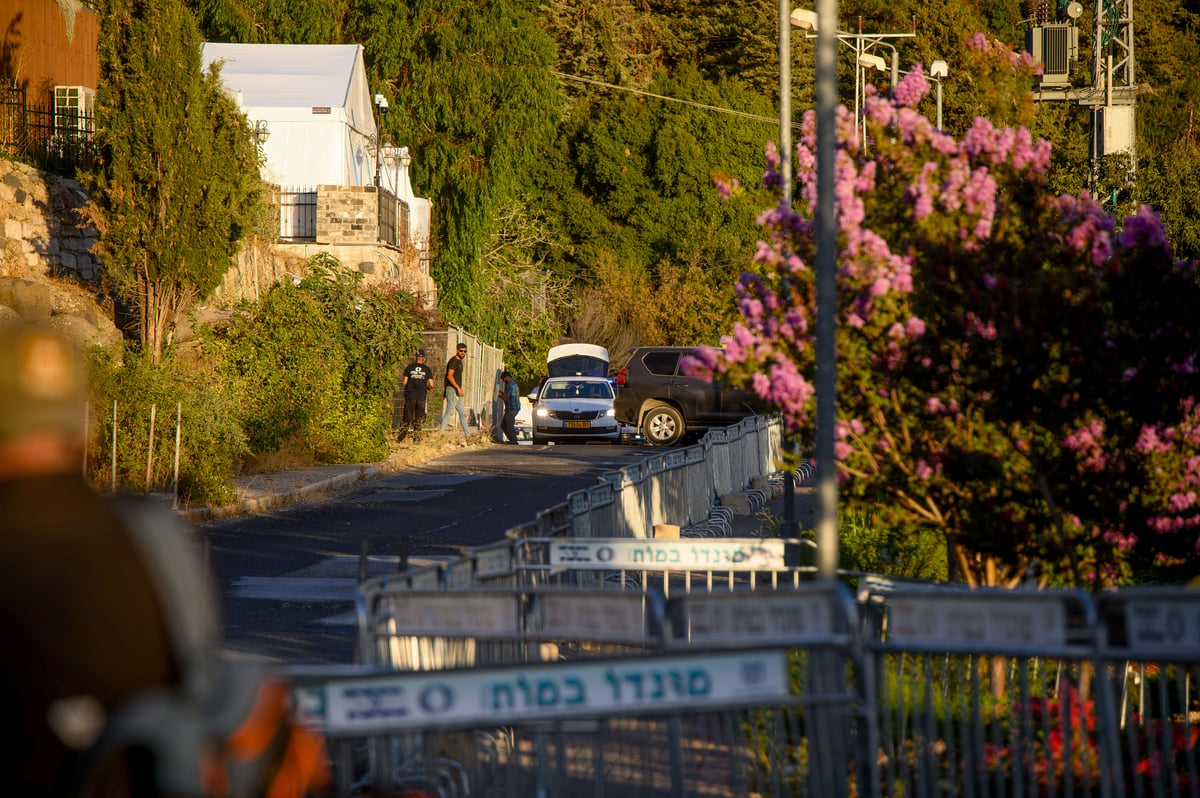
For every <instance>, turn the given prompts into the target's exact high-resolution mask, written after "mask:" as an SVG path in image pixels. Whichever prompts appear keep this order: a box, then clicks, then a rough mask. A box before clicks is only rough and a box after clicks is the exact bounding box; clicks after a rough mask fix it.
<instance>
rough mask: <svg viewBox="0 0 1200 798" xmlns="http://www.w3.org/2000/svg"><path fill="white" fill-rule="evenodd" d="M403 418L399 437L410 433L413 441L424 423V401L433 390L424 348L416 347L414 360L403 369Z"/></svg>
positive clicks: (402, 437)
mask: <svg viewBox="0 0 1200 798" xmlns="http://www.w3.org/2000/svg"><path fill="white" fill-rule="evenodd" d="M403 384H404V418H403V420H402V421H401V428H400V439H401V440H404V436H406V435H410V434H411V435H412V440H413V443H416V442H417V440H418V439H419V438H420V436H421V427H423V426H424V425H425V401H426V398H427V397H428V394H429V392H430V391H431V390H433V387H434V386H433V369H431V368H429V366H427V365H425V350H424V349H418V350H417V355H416V360H415V361H414V362H412V363H409V364H408V366H406V367H405V369H404V383H403Z"/></svg>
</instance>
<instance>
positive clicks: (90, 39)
mask: <svg viewBox="0 0 1200 798" xmlns="http://www.w3.org/2000/svg"><path fill="white" fill-rule="evenodd" d="M61 3H62V6H61V7H60V5H59V3H57V2H55V0H3V2H2V3H0V36H2V37H3V38H2V39H0V79H5V80H14V79H15V80H16V81H17V82H18V84H19V85H22V86H24V87H25V89H26V91H27V101H28V103H29V105H30V106H31V107H35V108H45V107H48V106H49V104H50V101H51V98H52V96H53V90H54V86H56V85H57V86H87V87H88V88H91V89H95V88H96V84H97V82H98V80H99V76H100V57H99V55H98V54H97V52H96V47H97V43H98V41H99V35H100V22H99V20H98V19H97V17H96V12H95V11H93V10H91V9H90V8H87V7H85V6H84V5H83V4H82V3H81V2H79V0H61ZM64 9H67V10H66V11H64Z"/></svg>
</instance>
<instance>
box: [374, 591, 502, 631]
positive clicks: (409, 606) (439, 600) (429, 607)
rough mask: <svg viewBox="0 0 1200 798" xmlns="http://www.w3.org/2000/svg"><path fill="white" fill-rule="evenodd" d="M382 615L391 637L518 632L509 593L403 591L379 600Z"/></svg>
mask: <svg viewBox="0 0 1200 798" xmlns="http://www.w3.org/2000/svg"><path fill="white" fill-rule="evenodd" d="M384 611H386V612H387V615H388V624H387V631H388V632H390V633H392V634H410V635H419V634H428V635H435V634H444V635H456V636H458V635H462V636H472V635H488V634H502V635H514V634H516V633H517V632H518V631H519V630H520V628H521V627H520V607H519V606H518V601H517V597H516V596H515V595H513V594H511V593H472V592H465V591H464V592H459V593H447V592H444V591H431V592H420V593H419V592H414V591H406V592H400V593H394V594H392V595H389V596H386V597H384V598H383V599H381V601H380V608H379V610H377V611H376V615H382V614H383V612H384Z"/></svg>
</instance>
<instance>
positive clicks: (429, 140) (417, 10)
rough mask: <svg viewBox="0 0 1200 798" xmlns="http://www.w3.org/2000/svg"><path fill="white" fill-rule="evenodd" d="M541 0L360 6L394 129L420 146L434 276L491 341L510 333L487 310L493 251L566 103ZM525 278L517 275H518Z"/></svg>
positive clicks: (354, 20)
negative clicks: (432, 225)
mask: <svg viewBox="0 0 1200 798" xmlns="http://www.w3.org/2000/svg"><path fill="white" fill-rule="evenodd" d="M536 9H537V6H536V5H535V4H533V3H532V2H529V0H489V1H488V2H485V3H483V4H482V5H481V4H479V3H468V2H465V0H449V1H447V0H412V1H411V2H398V1H397V0H390V2H379V3H373V4H362V5H359V6H357V7H356V8H355V9H354V11H353V13H352V14H351V15H350V18H349V22H348V35H349V36H351V37H354V38H357V39H358V40H360V41H362V42H363V45H364V48H365V50H366V58H367V73H368V76H369V77H370V80H371V83H372V85H376V86H383V87H385V92H384V93H385V94H388V95H389V96H390V105H391V107H392V108H393V109H395V110H394V111H392V112H391V113H389V114H388V115H387V116H386V117H385V118H384V120H383V124H384V132H383V135H385V136H390V137H391V138H392V140H393V141H395V142H396V143H398V144H401V145H407V146H409V147H411V148H412V150H413V152H414V153H416V157H415V159H414V161H413V166H412V175H413V182H414V184H415V185H416V186H418V187H419V188H418V190H419V191H420V192H421V193H423V194H424V195H426V196H429V197H430V198H431V199H432V201H433V205H434V210H433V215H434V218H435V220H436V222H437V225H436V229H435V230H434V239H435V240H434V249H435V250H436V252H437V257H436V259H435V261H434V264H433V276H434V278H435V279H436V280H437V283H438V297H439V305H440V310H441V311H442V313H443V315H444V316H446V317H447V318H448V319H449V320H451V321H454V322H457V323H460V324H463V325H464V326H467V327H469V328H470V329H471V330H472V332H474V333H475V334H477V335H479V336H480V337H481V338H483V339H484V340H488V341H493V342H496V343H497V344H499V345H503V344H504V343H505V341H506V340H507V336H508V333H507V331H506V330H505V329H504V328H503V327H499V326H497V325H498V321H499V320H498V318H497V317H495V316H492V315H489V314H487V313H486V310H487V308H486V301H485V300H486V296H487V294H486V291H485V288H486V287H485V286H484V285H483V283H482V278H483V269H482V268H481V266H482V259H483V257H484V254H485V252H486V251H487V250H488V248H489V247H490V246H492V245H493V244H494V242H495V241H496V236H497V233H498V231H499V228H500V226H501V219H502V216H503V214H504V213H505V212H506V211H507V210H509V209H511V208H513V207H517V206H519V205H520V204H521V201H522V193H523V192H524V191H527V190H528V189H529V184H528V177H529V174H530V172H531V171H532V169H533V167H534V165H535V164H536V162H537V160H538V159H539V158H540V157H541V154H542V151H543V148H544V146H545V145H546V144H548V143H549V142H550V141H551V139H552V137H553V134H554V129H555V125H556V124H557V120H558V118H559V114H560V111H561V105H560V96H559V93H558V90H557V80H556V79H555V77H554V75H553V73H552V67H553V64H554V60H555V53H554V41H553V40H552V39H551V38H550V37H549V36H548V35H547V34H546V33H545V31H544V30H543V29H542V26H541V22H540V20H539V19H538V17H537V14H536ZM514 277H515V276H514Z"/></svg>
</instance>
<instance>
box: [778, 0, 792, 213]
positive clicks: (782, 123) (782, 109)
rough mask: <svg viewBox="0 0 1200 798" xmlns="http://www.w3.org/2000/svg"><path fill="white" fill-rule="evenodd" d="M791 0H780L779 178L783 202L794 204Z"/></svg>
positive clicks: (790, 205) (789, 205) (789, 206)
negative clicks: (781, 185)
mask: <svg viewBox="0 0 1200 798" xmlns="http://www.w3.org/2000/svg"><path fill="white" fill-rule="evenodd" d="M791 5H792V4H791V0H779V177H780V179H781V180H782V181H783V201H784V202H785V203H786V204H787V207H788V208H789V209H790V208H791V207H792V35H791V34H792V26H791V24H789V22H788V20H789V18H790V17H791Z"/></svg>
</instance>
